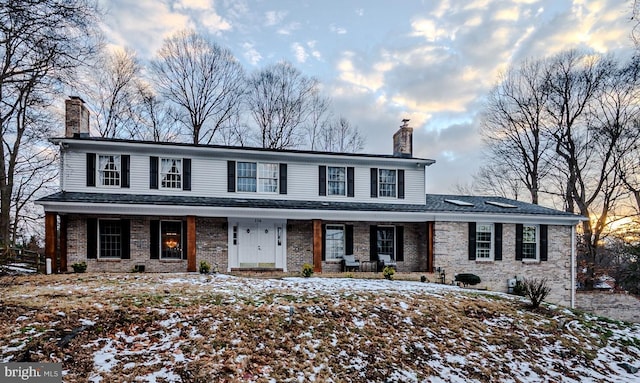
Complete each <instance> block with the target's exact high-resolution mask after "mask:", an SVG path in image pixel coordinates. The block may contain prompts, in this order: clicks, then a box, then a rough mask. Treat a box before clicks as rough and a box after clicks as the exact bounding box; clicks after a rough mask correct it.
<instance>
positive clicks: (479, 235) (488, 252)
mask: <svg viewBox="0 0 640 383" xmlns="http://www.w3.org/2000/svg"><path fill="white" fill-rule="evenodd" d="M492 244H493V224H491V223H478V224H477V225H476V259H478V260H485V261H486V260H492V259H493V247H492Z"/></svg>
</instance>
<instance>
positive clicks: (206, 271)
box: [198, 261, 211, 274]
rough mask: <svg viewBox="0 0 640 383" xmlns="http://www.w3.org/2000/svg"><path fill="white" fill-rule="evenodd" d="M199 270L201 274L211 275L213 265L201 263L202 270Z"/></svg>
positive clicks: (205, 262)
mask: <svg viewBox="0 0 640 383" xmlns="http://www.w3.org/2000/svg"><path fill="white" fill-rule="evenodd" d="M198 270H200V274H209V271H211V265H210V264H209V262H207V261H200V268H199V269H198Z"/></svg>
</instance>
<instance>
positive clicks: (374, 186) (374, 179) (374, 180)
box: [371, 168, 378, 260]
mask: <svg viewBox="0 0 640 383" xmlns="http://www.w3.org/2000/svg"><path fill="white" fill-rule="evenodd" d="M371 198H378V168H371ZM376 258H377V255H376ZM376 260H377V259H376Z"/></svg>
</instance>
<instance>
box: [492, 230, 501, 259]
mask: <svg viewBox="0 0 640 383" xmlns="http://www.w3.org/2000/svg"><path fill="white" fill-rule="evenodd" d="M493 260H494V261H502V224H501V223H494V224H493Z"/></svg>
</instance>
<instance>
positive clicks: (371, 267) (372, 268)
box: [360, 261, 378, 273]
mask: <svg viewBox="0 0 640 383" xmlns="http://www.w3.org/2000/svg"><path fill="white" fill-rule="evenodd" d="M360 271H368V272H372V273H377V272H378V261H362V262H360Z"/></svg>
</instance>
